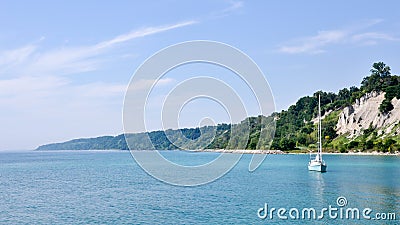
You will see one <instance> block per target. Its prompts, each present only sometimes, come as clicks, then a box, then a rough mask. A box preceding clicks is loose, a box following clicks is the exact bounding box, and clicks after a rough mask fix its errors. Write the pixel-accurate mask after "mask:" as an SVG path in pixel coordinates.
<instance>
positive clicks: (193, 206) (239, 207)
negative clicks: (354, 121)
mask: <svg viewBox="0 0 400 225" xmlns="http://www.w3.org/2000/svg"><path fill="white" fill-rule="evenodd" d="M163 154H164V155H166V156H168V157H171V158H175V159H178V160H181V161H186V162H189V164H190V162H194V164H196V163H198V162H203V161H204V162H206V161H208V160H209V159H213V158H215V157H216V156H217V155H218V154H217V153H191V154H189V153H185V152H179V151H169V152H164V153H163ZM250 158H251V155H244V156H243V158H242V159H241V160H240V162H239V163H238V164H237V165H236V167H235V168H234V169H233V170H232V171H230V172H229V173H228V174H226V175H225V176H223V177H222V178H220V179H218V180H216V181H214V182H212V183H209V184H206V185H202V186H197V187H179V186H172V185H168V184H165V183H162V182H160V181H158V180H156V179H154V178H152V177H151V176H149V175H147V174H146V173H145V172H144V171H143V170H142V169H141V168H140V167H139V166H138V165H137V164H136V163H135V161H134V160H133V158H132V156H131V155H130V153H129V152H123V151H107V152H106V151H65V152H64V151H61V152H56V151H54V152H0V223H1V224H15V223H17V224H27V223H29V224H99V223H101V224H286V223H292V224H305V223H309V224H400V179H399V178H400V157H396V156H341V155H327V156H325V157H324V159H325V160H326V161H327V163H328V172H327V173H323V174H321V173H316V172H309V171H308V170H307V162H308V159H309V156H308V155H269V156H268V157H267V158H266V160H265V161H264V162H263V164H262V165H261V167H259V168H258V169H257V170H256V171H255V172H252V173H250V172H248V163H249V161H250ZM341 196H342V197H345V198H346V200H347V205H346V206H343V207H339V206H338V203H337V199H338V198H339V197H341ZM265 204H267V205H268V210H270V209H271V208H277V209H278V208H285V209H287V211H289V210H290V209H292V208H297V209H299V210H300V213H301V210H302V209H304V208H310V207H312V208H315V209H316V211H317V212H318V211H320V210H321V209H323V208H328V207H329V205H331V207H336V208H338V210H339V209H340V208H342V209H346V208H349V207H351V208H358V209H359V210H360V211H361V210H363V209H365V208H370V209H371V210H372V212H371V213H370V214H368V215H369V216H371V219H370V220H368V219H365V218H360V219H359V220H357V219H351V218H350V219H346V218H344V217H342V218H340V216H337V218H336V219H335V218H330V217H329V216H328V214H327V212H325V214H324V215H325V216H324V218H322V219H316V220H313V219H307V218H305V219H301V218H295V219H293V218H290V215H289V213H288V212H286V214H283V215H286V216H288V217H289V218H288V219H286V220H285V219H281V218H279V217H278V215H277V213H276V212H273V213H275V214H274V215H273V218H272V219H271V218H270V217H269V216H270V215H271V214H268V215H267V218H265V219H264V220H263V219H260V218H259V216H258V215H257V211H258V210H259V209H260V208H262V207H265ZM264 212H265V211H263V210H262V211H260V215H263V213H264ZM293 212H295V211H292V213H293ZM338 212H340V210H339V211H338ZM376 213H382V214H379V215H389V213H395V216H396V220H388V219H386V220H373V218H374V217H375V216H376ZM318 214H320V213H319V212H318ZM292 215H294V216H296V214H292ZM318 216H319V215H318ZM300 217H301V215H300Z"/></svg>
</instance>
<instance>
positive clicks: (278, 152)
mask: <svg viewBox="0 0 400 225" xmlns="http://www.w3.org/2000/svg"><path fill="white" fill-rule="evenodd" d="M180 151H185V150H180ZM191 152H216V153H233V154H269V155H308V154H310V152H309V151H304V150H300V151H299V150H294V151H282V150H250V149H238V150H233V149H203V150H193V151H191ZM312 153H314V152H312ZM323 154H324V155H366V156H368V155H377V156H381V155H394V156H400V152H393V153H390V152H385V153H384V152H378V151H349V152H346V153H341V152H325V153H323Z"/></svg>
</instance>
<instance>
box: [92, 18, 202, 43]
mask: <svg viewBox="0 0 400 225" xmlns="http://www.w3.org/2000/svg"><path fill="white" fill-rule="evenodd" d="M195 23H197V21H194V20H191V21H186V22H181V23H176V24H172V25H167V26H159V27H147V28H143V29H140V30H136V31H132V32H130V33H127V34H123V35H119V36H117V37H115V38H113V39H111V40H108V41H104V42H101V43H99V44H97V45H96V46H94V49H97V50H99V49H103V48H109V47H112V46H113V45H115V44H119V43H123V42H126V41H130V40H132V39H135V38H139V37H144V36H147V35H152V34H156V33H160V32H164V31H168V30H172V29H176V28H180V27H185V26H189V25H193V24H195Z"/></svg>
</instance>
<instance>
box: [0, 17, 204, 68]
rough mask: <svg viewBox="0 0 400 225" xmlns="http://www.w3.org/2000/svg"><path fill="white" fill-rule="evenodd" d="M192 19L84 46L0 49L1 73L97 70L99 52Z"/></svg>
mask: <svg viewBox="0 0 400 225" xmlns="http://www.w3.org/2000/svg"><path fill="white" fill-rule="evenodd" d="M195 23H197V22H196V21H193V20H192V21H184V22H179V23H175V24H170V25H164V26H155V27H145V28H142V29H138V30H134V31H131V32H129V33H126V34H122V35H118V36H116V37H114V38H112V39H110V40H106V41H102V42H99V43H95V44H93V45H87V46H74V47H60V48H54V49H49V50H46V51H41V50H40V45H39V44H38V43H36V44H29V45H26V46H22V47H19V48H16V49H13V50H8V51H4V52H0V66H1V67H2V69H1V70H0V73H1V72H5V71H6V70H7V71H10V70H11V71H10V73H11V72H12V73H13V74H17V75H18V74H23V75H27V74H30V75H46V76H47V75H54V74H55V75H65V74H71V73H79V72H87V71H93V70H96V69H98V67H99V65H100V63H101V62H102V59H101V55H102V54H104V53H106V52H108V51H110V50H112V49H113V48H115V47H116V46H119V45H121V44H123V43H125V42H129V41H132V40H134V39H137V38H141V37H145V36H149V35H154V34H157V33H161V32H166V31H169V30H173V29H177V28H181V27H185V26H189V25H193V24H195Z"/></svg>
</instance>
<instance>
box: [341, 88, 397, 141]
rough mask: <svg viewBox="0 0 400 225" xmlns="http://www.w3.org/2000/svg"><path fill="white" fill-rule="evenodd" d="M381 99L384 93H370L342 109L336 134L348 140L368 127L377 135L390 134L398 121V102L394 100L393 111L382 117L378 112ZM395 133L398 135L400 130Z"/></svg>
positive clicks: (383, 97)
mask: <svg viewBox="0 0 400 225" xmlns="http://www.w3.org/2000/svg"><path fill="white" fill-rule="evenodd" d="M383 99H385V93H377V92H372V93H369V94H366V95H365V96H363V97H361V98H360V99H359V100H357V101H356V103H355V104H353V105H352V106H348V107H346V108H344V109H343V111H342V112H341V113H340V115H339V120H338V123H337V125H336V132H337V134H339V135H342V134H347V135H348V138H353V137H356V136H359V135H361V134H362V130H365V129H368V128H369V127H370V125H372V127H373V128H376V129H377V130H378V135H380V134H389V133H391V132H392V130H393V127H394V126H396V125H397V123H398V122H399V121H400V100H398V99H396V98H394V99H393V100H392V104H393V106H394V109H393V110H392V111H391V112H389V113H388V114H386V115H384V114H382V113H381V112H380V111H379V106H380V104H381V102H382V101H383ZM397 132H398V133H400V130H399V131H397Z"/></svg>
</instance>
